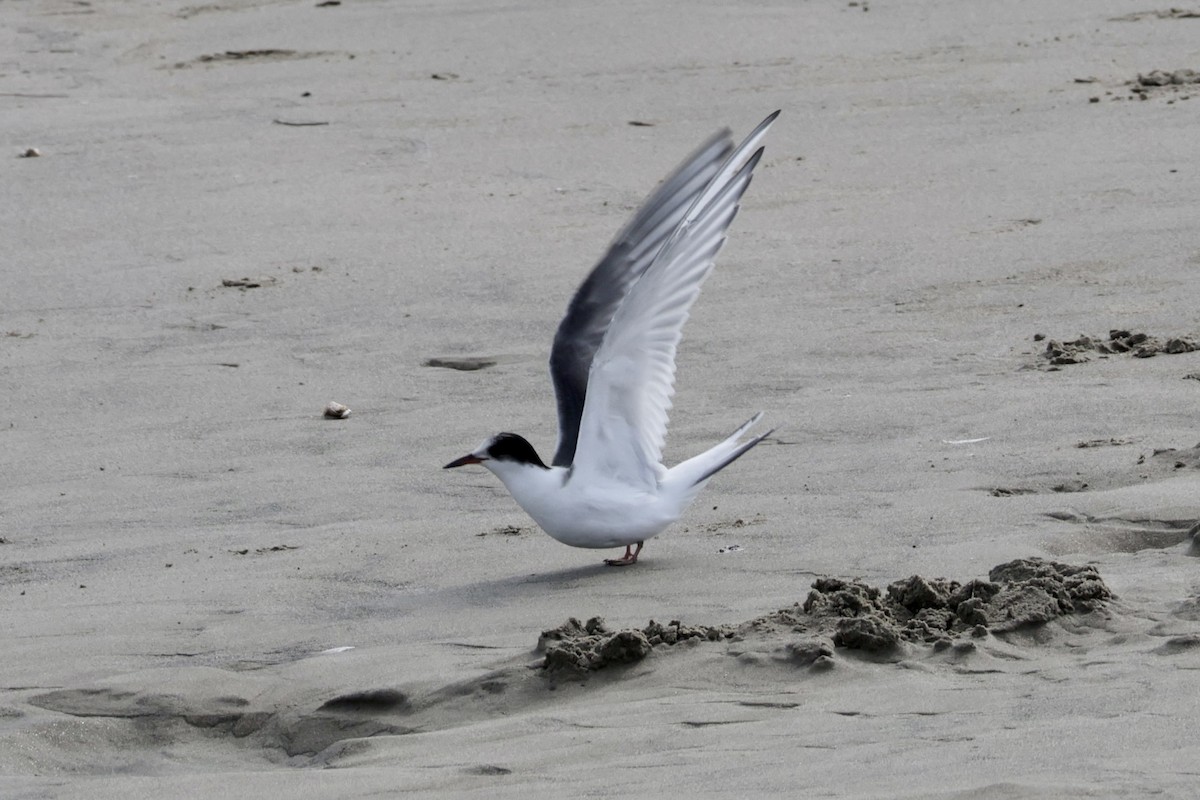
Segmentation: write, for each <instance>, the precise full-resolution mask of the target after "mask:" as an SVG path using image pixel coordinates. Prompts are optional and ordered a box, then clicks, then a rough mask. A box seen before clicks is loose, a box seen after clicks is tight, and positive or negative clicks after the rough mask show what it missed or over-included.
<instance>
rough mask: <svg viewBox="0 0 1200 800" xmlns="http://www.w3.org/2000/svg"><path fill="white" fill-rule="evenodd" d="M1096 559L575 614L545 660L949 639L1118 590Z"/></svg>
mask: <svg viewBox="0 0 1200 800" xmlns="http://www.w3.org/2000/svg"><path fill="white" fill-rule="evenodd" d="M1112 597H1113V594H1112V592H1110V591H1109V589H1108V587H1107V586H1106V585H1105V584H1104V581H1103V580H1102V579H1101V578H1100V575H1099V573H1097V572H1096V570H1095V568H1093V567H1089V566H1072V565H1070V564H1062V563H1059V562H1056V561H1044V560H1042V559H1039V558H1027V559H1017V560H1015V561H1010V562H1008V563H1006V564H1001V565H999V566H997V567H994V568H993V569H992V570H991V571H990V572H989V573H988V580H986V581H984V580H971V581H967V582H966V583H960V582H959V581H953V580H947V579H944V578H934V579H929V578H923V577H921V576H920V575H913V576H912V577H910V578H907V579H905V580H902V581H896V582H895V583H893V584H891V585H890V586H888V587H887V589H886V590H880V589H879V588H877V587H874V586H869V585H867V584H866V583H863V582H862V581H858V580H843V579H841V578H818V579H817V580H816V581H814V582H813V584H812V589H811V591H810V592H809V593H808V597H807V599H805V601H804V602H803V603H802V604H800V603H797V604H796V605H795V606H793V607H791V608H784V609H780V610H779V611H776V612H775V613H773V614H768V615H766V616H763V617H759V618H757V619H753V620H750V621H748V622H743V623H741V624H737V625H685V624H683V623H681V622H679V621H678V620H672V621H671V622H670V623H668V624H667V625H662V624H661V623H658V622H655V621H654V620H651V621H650V622H649V624H647V625H646V627H644V628H641V629H638V628H629V629H623V630H616V631H614V630H610V629H609V628H608V627H607V626H606V625H605V624H604V620H603V619H601V618H600V617H593V618H592V619H589V620H588V621H587V622H586V623H580V622H579V620H577V619H575V618H571V619H569V620H567V621H566V622H565V623H563V624H562V625H560V626H558V627H557V628H552V629H550V630H546V631H543V632H542V635H541V636H540V637H539V639H538V651H539V652H541V653H544V654H545V657H544V660H543V662H542V669H543V670H545V671H547V672H558V671H561V670H570V671H575V672H589V671H595V670H600V669H604V668H606V667H610V666H615V665H623V664H630V663H633V662H637V661H641V660H642V659H643V658H645V657H646V656H647V655H649V654H650V653H651V652H653V651H654V650H655V649H656V648H669V647H672V646H673V645H677V644H680V643H684V642H689V643H696V642H706V641H707V642H716V641H722V640H729V641H742V640H744V639H746V638H748V637H752V636H755V635H756V634H762V633H764V632H772V633H773V632H776V631H778V630H779V629H780V628H790V629H791V630H792V631H793V632H796V633H804V634H807V635H808V636H809V637H810V639H808V640H807V641H805V642H802V643H801V644H800V645H796V644H795V643H792V645H793V646H792V647H791V649H790V650H789V655H790V657H791V660H793V661H799V662H801V663H805V664H810V663H811V664H815V663H817V662H819V661H820V660H821V659H828V658H829V657H830V656H831V655H832V653H833V651H832V650H830V649H829V648H828V646H827V645H826V644H825V642H824V640H828V641H829V642H831V643H832V645H833V646H834V647H839V648H843V649H846V650H862V651H867V652H886V651H889V650H892V649H894V648H895V647H896V646H897V645H899V644H900V643H901V642H913V643H930V644H936V643H938V642H948V641H950V640H952V639H953V638H955V637H958V636H962V635H964V634H969V635H971V636H975V637H981V636H986V635H987V634H988V632H989V631H990V632H992V633H1005V632H1008V631H1013V630H1016V629H1018V628H1022V627H1026V626H1031V625H1040V624H1043V623H1046V622H1049V621H1050V620H1053V619H1055V618H1056V617H1060V616H1063V615H1065V614H1086V613H1090V612H1092V611H1096V610H1098V609H1100V608H1101V607H1102V606H1103V605H1104V603H1105V602H1106V601H1107V600H1110V599H1112Z"/></svg>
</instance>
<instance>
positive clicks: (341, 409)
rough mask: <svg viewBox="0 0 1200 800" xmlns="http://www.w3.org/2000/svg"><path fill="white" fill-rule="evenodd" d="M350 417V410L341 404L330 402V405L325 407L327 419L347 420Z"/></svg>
mask: <svg viewBox="0 0 1200 800" xmlns="http://www.w3.org/2000/svg"><path fill="white" fill-rule="evenodd" d="M348 416H350V409H348V408H346V407H345V406H344V405H342V404H341V403H335V402H332V401H330V403H329V405H327V406H325V418H326V419H345V418H346V417H348Z"/></svg>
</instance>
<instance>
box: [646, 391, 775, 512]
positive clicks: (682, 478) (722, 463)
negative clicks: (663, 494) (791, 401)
mask: <svg viewBox="0 0 1200 800" xmlns="http://www.w3.org/2000/svg"><path fill="white" fill-rule="evenodd" d="M760 419H762V412H761V411H760V412H758V413H757V414H755V415H754V416H753V417H751V418H750V419H748V420H746V422H745V423H744V424H743V425H742V426H741V427H740V428H738V429H737V430H736V431H734V432H733V433H732V434H730V435H729V437H728V438H727V439H725V441H723V442H721V443H720V444H717V445H714V446H713V447H710V448H709V449H707V450H705V451H704V452H703V453H701V454H700V455H698V456H695V457H693V458H689V459H688V460H687V461H684V462H683V463H681V464H677V465H676V466H674V467H672V468H671V469H670V470H668V471H667V475H666V478H665V481H671V482H675V481H678V482H679V483H680V484H681V485H682V486H685V487H688V492H687V493H688V494H689V495H691V496H695V495H696V494H697V493H699V491H700V490H701V489H702V488H703V487H704V484H705V482H707V481H708V479H709V478H711V477H712V476H713V475H716V474H717V473H718V472H720V471H721V470H723V469H725V467H727V466H729V465H730V464H732V463H733V462H734V461H737V460H738V459H739V458H741V457H742V456H743V455H744V454H745V453H746V451H748V450H749V449H750V448H752V447H754V445H756V444H758V443H759V442H761V441H762V440H763V439H765V438H767V437H768V436H770V435H771V434H772V433H774V432H775V429H774V428H772V429H771V430H769V431H767V432H766V433H763V434H760V435H758V436H755V437H754V438H753V439H747V440H746V441H744V442H740V441H738V440H739V439H741V437H742V434H744V433H745V432H746V431H748V430H750V428H751V427H752V426H753V425H754V424H755V423H756V422H758V421H759V420H760Z"/></svg>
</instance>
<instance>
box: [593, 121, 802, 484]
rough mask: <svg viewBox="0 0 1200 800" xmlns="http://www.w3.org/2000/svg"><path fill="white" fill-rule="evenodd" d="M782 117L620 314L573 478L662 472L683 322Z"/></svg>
mask: <svg viewBox="0 0 1200 800" xmlns="http://www.w3.org/2000/svg"><path fill="white" fill-rule="evenodd" d="M778 115H779V112H778V111H776V112H775V113H774V114H772V115H771V116H769V117H767V118H766V119H765V120H763V121H762V123H761V124H760V125H759V126H758V127H757V128H755V129H754V132H753V133H751V134H750V135H749V136H748V137H747V138H746V140H745V141H744V142H742V143H741V144H740V145H738V147H737V149H736V150H734V152H733V154H732V155H730V156H729V157H728V159H726V161H725V163H724V164H722V165H721V167H720V169H719V170H717V172H716V174H715V175H714V176H713V178H712V179H711V180H710V181H709V182H708V184H707V185H706V186H705V187H704V188H703V190H701V191H700V192H699V193H698V194H697V195H696V197H695V200H694V201H693V202H692V205H691V207H690V208H689V209H688V210H687V212H686V213H685V214H683V217H682V219H680V221H679V223H678V224H677V225H676V227H675V228H674V230H673V231H671V232H670V234H669V235H668V236H667V237H666V241H665V242H664V243H663V245H662V247H661V248H660V249H659V251H658V254H657V255H656V256H655V257H654V259H653V261H652V262H651V264H650V266H649V267H647V268H646V269H645V271H644V272H643V273H642V276H641V277H640V278H638V279H637V280H636V281H635V282H634V283H633V285H632V286H631V287H630V288H629V290H628V292H627V293H626V295H625V299H624V300H623V301H622V302H621V303H620V305H619V306H618V307H617V310H616V312H615V313H614V314H613V316H612V321H611V322H610V323H609V325H608V330H607V331H606V332H605V334H604V338H603V340H602V342H601V344H600V347H599V349H598V350H597V351H596V354H595V356H594V357H593V359H592V366H591V371H590V374H589V376H588V385H587V398H586V402H585V403H584V407H583V415H582V417H581V419H580V425H579V438H578V452H577V454H576V457H575V459H574V462H573V470H572V479H575V477H576V476H578V477H579V478H580V479H582V480H588V479H589V476H590V477H591V478H603V479H610V480H611V479H616V480H620V481H622V482H624V483H628V484H630V485H632V486H636V487H643V488H646V489H652V488H654V486H655V485H656V483H657V481H658V480H659V478H660V477H661V475H662V473H663V472H664V470H663V466H662V464H661V463H660V462H661V459H662V447H663V442H664V440H665V438H666V432H667V409H669V408H670V406H671V395H672V394H673V393H674V391H675V388H674V385H675V350H676V347H677V346H678V344H679V340H680V338H682V336H683V324H684V322H686V321H687V317H688V309H689V308H691V305H692V303H693V302H695V300H696V297H697V296H698V295H699V294H700V285H701V284H702V283H703V281H704V279H705V278H706V277H708V273H709V272H710V271H711V270H712V267H713V263H714V260H715V258H716V255H717V252H718V251H719V250H720V249H721V246H722V245H723V244H724V243H725V231H726V230H727V229H728V228H729V225H730V223H732V222H733V218H734V216H735V215H736V214H737V210H738V201H739V200H740V199H741V197H742V194H743V193H744V192H745V191H746V187H747V186H749V185H750V177H751V173H752V172H753V171H754V167H755V166H756V165H757V164H758V160H759V158H760V157H761V156H762V149H761V148H759V147H758V143H759V142H760V141H761V140H762V138H763V136H765V135H766V132H767V129H768V128H770V126H771V123H772V122H774V121H775V118H776V117H777V116H778ZM756 148H757V149H756Z"/></svg>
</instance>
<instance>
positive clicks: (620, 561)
mask: <svg viewBox="0 0 1200 800" xmlns="http://www.w3.org/2000/svg"><path fill="white" fill-rule="evenodd" d="M642 544H643V543H642V542H638V543H637V546H638V547H637V550H632V547H633V545H631V544H627V545H625V555H623V556H621V557H620V558H606V559H604V563H605V564H607V565H608V566H610V567H628V566H630V565H632V564H636V563H637V557H638V553H640V552H642Z"/></svg>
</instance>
